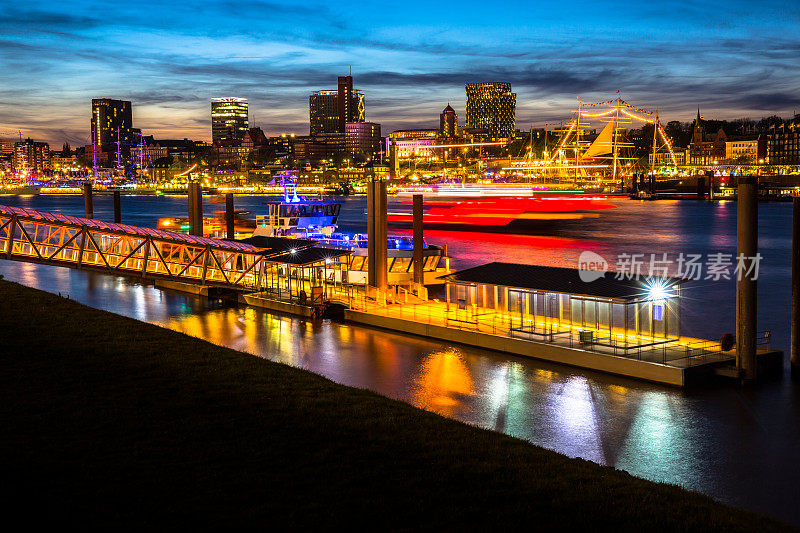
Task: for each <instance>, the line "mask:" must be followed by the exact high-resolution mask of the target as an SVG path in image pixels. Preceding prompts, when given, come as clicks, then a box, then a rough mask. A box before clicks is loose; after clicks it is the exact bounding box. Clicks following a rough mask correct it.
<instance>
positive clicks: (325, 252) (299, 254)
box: [269, 239, 352, 266]
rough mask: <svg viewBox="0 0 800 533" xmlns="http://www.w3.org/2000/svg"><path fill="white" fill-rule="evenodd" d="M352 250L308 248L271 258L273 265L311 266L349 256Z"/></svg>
mask: <svg viewBox="0 0 800 533" xmlns="http://www.w3.org/2000/svg"><path fill="white" fill-rule="evenodd" d="M293 240H294V239H293ZM351 253H352V252H351V251H350V250H344V249H342V248H316V247H315V248H306V249H303V250H295V252H294V253H292V252H291V251H288V252H286V253H284V254H281V255H277V256H274V257H270V258H269V261H270V262H271V263H287V264H290V265H298V266H304V265H310V264H312V263H319V262H321V261H324V260H326V259H336V258H337V257H341V256H343V255H349V254H351Z"/></svg>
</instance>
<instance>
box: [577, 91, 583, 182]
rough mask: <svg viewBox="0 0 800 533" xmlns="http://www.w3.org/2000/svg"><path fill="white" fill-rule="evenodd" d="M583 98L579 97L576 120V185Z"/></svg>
mask: <svg viewBox="0 0 800 533" xmlns="http://www.w3.org/2000/svg"><path fill="white" fill-rule="evenodd" d="M581 104H583V102H582V101H581V97H580V96H579V97H578V116H577V119H576V120H575V183H577V182H578V172H579V169H578V166H579V165H578V159H579V154H580V150H581Z"/></svg>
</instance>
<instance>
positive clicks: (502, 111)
mask: <svg viewBox="0 0 800 533" xmlns="http://www.w3.org/2000/svg"><path fill="white" fill-rule="evenodd" d="M465 87H466V90H467V120H466V125H467V127H469V128H475V129H478V130H484V131H485V132H486V134H487V135H488V137H489V138H492V139H501V138H502V139H507V138H509V137H511V135H512V134H513V133H514V124H515V121H516V114H517V95H516V93H512V92H511V84H510V83H504V82H491V83H467V84H466V85H465Z"/></svg>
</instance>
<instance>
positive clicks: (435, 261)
mask: <svg viewBox="0 0 800 533" xmlns="http://www.w3.org/2000/svg"><path fill="white" fill-rule="evenodd" d="M437 266H439V256H438V255H429V256H428V257H426V258H425V265H424V266H423V267H422V270H436V267H437Z"/></svg>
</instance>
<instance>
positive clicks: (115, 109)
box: [92, 98, 134, 151]
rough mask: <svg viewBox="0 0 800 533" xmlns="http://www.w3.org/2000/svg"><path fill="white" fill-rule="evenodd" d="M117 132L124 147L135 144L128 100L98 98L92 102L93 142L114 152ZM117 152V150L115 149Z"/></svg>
mask: <svg viewBox="0 0 800 533" xmlns="http://www.w3.org/2000/svg"><path fill="white" fill-rule="evenodd" d="M117 132H119V141H120V143H121V144H122V145H130V144H133V133H134V132H133V118H132V116H131V103H130V102H129V101H127V100H112V99H110V98H96V99H93V100H92V142H93V144H96V145H97V146H100V147H101V148H102V149H104V150H109V151H113V150H112V149H111V146H112V145H116V143H117V135H118V134H117ZM114 150H115V149H114Z"/></svg>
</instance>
